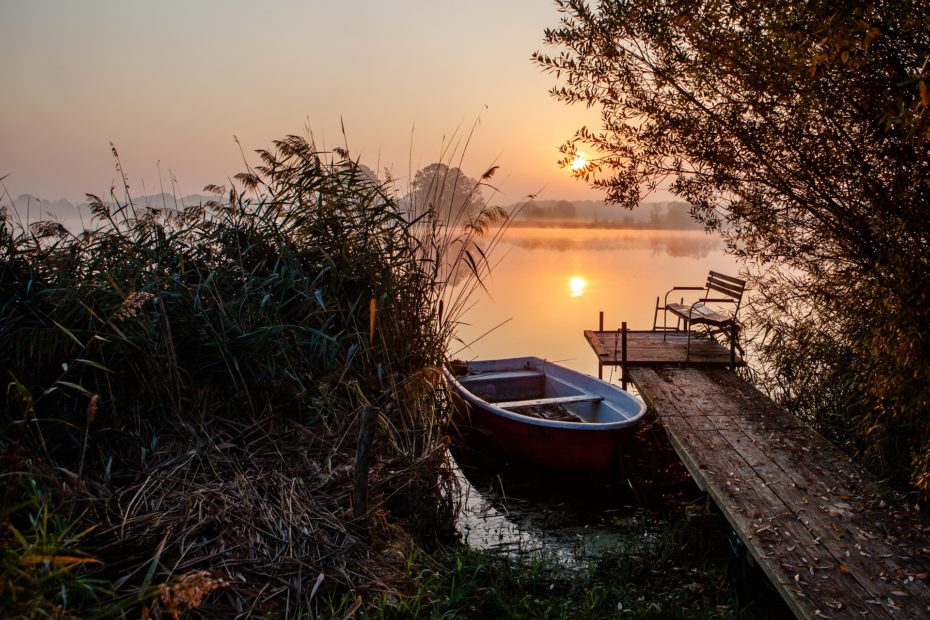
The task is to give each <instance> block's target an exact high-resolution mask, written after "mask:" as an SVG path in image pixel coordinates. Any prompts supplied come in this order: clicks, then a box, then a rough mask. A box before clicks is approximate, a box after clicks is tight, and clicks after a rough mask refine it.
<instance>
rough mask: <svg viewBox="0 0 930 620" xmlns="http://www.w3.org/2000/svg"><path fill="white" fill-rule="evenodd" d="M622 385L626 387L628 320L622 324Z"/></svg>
mask: <svg viewBox="0 0 930 620" xmlns="http://www.w3.org/2000/svg"><path fill="white" fill-rule="evenodd" d="M620 387H622V388H623V389H624V390H625V389H626V321H624V322H623V323H621V324H620Z"/></svg>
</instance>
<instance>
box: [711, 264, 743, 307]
mask: <svg viewBox="0 0 930 620" xmlns="http://www.w3.org/2000/svg"><path fill="white" fill-rule="evenodd" d="M745 290H746V281H745V280H740V279H739V278H734V277H733V276H728V275H725V274H722V273H717V272H716V271H711V272H710V273H709V274H708V275H707V297H711V295H710V292H711V291H714V292H715V293H720V294H722V295H726V296H727V297H731V298H732V299H733V301H734V302H736V307H735V308H734V310H733V314H736V311H737V310H739V305H740V302H741V301H742V300H743V292H744V291H745Z"/></svg>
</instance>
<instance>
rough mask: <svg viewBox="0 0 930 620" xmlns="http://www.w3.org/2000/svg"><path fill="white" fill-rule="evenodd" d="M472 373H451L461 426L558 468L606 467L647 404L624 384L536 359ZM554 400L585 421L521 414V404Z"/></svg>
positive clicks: (517, 455)
mask: <svg viewBox="0 0 930 620" xmlns="http://www.w3.org/2000/svg"><path fill="white" fill-rule="evenodd" d="M469 372H474V373H477V374H472V375H467V376H462V377H454V376H452V375H451V373H449V374H448V375H447V376H448V377H449V378H450V383H451V386H452V387H453V390H452V393H453V397H454V401H455V404H456V420H457V423H458V424H460V425H464V426H467V427H473V428H474V429H475V430H477V431H478V432H479V433H481V434H482V435H483V436H486V437H487V438H488V439H490V440H491V441H492V442H493V443H495V444H496V445H497V446H498V447H499V448H500V449H501V450H503V451H505V452H506V453H508V454H510V455H512V456H513V458H514V459H519V460H521V461H525V462H529V463H533V464H537V465H542V466H545V467H549V468H553V469H559V470H573V471H588V472H604V471H607V470H608V469H609V468H610V466H611V465H612V464H613V463H615V462H616V459H617V457H618V455H619V449H620V445H621V442H622V439H623V438H624V437H625V436H627V435H629V434H631V433H633V432H634V431H635V429H636V427H637V426H638V424H639V422H640V421H641V419H642V417H643V415H644V414H645V405H644V404H643V403H642V401H641V400H639V399H637V398H635V397H634V396H632V395H631V394H629V393H628V392H625V391H623V390H621V389H620V388H619V387H617V386H614V385H611V384H608V383H606V382H604V381H600V380H598V379H595V378H593V377H590V376H588V375H583V374H581V373H577V372H575V371H572V370H569V369H566V368H564V367H561V366H557V365H555V364H551V363H548V362H545V361H544V360H540V359H538V358H514V359H511V360H493V361H488V362H472V363H471V364H469ZM534 372H538V373H539V375H541V377H536V376H535V375H533V373H534ZM482 373H486V374H482ZM497 377H500V379H499V380H498V379H497ZM585 395H588V396H591V398H586V396H585ZM533 399H536V400H533ZM540 399H541V400H540ZM494 401H497V402H494ZM503 401H507V402H503ZM554 401H559V402H560V406H564V408H565V409H566V410H569V411H570V412H571V413H573V414H577V415H578V416H579V418H582V419H583V420H584V421H580V420H579V421H577V422H569V421H564V420H562V421H556V420H548V419H540V418H538V417H533V416H530V415H523V414H521V413H519V412H520V411H521V409H523V410H525V408H524V407H522V406H521V403H531V402H532V403H541V402H554ZM500 405H503V406H500Z"/></svg>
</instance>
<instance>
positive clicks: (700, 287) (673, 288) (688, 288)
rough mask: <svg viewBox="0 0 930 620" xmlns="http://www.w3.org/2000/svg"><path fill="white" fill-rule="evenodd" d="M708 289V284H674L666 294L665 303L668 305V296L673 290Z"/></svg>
mask: <svg viewBox="0 0 930 620" xmlns="http://www.w3.org/2000/svg"><path fill="white" fill-rule="evenodd" d="M705 290H707V287H706V286H674V287H672V288H670V289H669V290H668V292H667V293H666V294H665V305H666V307H667V306H668V296H669V295H671V294H672V291H705Z"/></svg>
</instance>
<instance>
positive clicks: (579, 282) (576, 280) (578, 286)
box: [568, 276, 588, 297]
mask: <svg viewBox="0 0 930 620" xmlns="http://www.w3.org/2000/svg"><path fill="white" fill-rule="evenodd" d="M587 285H588V282H587V280H585V279H584V278H582V277H580V276H574V277H572V278H569V279H568V290H569V291H570V294H571V296H572V297H581V296H582V295H584V289H585V287H586V286H587Z"/></svg>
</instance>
